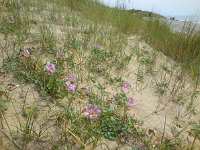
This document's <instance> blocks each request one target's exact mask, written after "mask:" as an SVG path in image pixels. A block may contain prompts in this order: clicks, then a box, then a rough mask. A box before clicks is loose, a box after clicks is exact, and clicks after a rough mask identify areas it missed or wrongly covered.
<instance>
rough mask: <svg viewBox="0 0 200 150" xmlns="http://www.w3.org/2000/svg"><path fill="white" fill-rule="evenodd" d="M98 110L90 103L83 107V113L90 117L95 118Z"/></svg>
mask: <svg viewBox="0 0 200 150" xmlns="http://www.w3.org/2000/svg"><path fill="white" fill-rule="evenodd" d="M99 112H100V110H99V108H98V107H97V106H96V105H92V104H88V105H87V106H86V107H85V109H84V112H83V114H84V115H85V116H86V117H88V118H90V119H92V120H93V119H96V118H97V116H98V114H99Z"/></svg>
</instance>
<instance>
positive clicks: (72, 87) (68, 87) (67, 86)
mask: <svg viewBox="0 0 200 150" xmlns="http://www.w3.org/2000/svg"><path fill="white" fill-rule="evenodd" d="M66 88H67V89H68V90H70V91H75V86H74V85H73V84H71V82H70V81H68V82H66Z"/></svg>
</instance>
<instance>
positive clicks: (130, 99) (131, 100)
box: [128, 97, 135, 106]
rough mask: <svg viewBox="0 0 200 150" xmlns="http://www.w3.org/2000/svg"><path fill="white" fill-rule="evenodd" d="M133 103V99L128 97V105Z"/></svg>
mask: <svg viewBox="0 0 200 150" xmlns="http://www.w3.org/2000/svg"><path fill="white" fill-rule="evenodd" d="M134 103H135V100H134V99H133V98H132V97H130V98H129V99H128V105H129V106H133V105H134Z"/></svg>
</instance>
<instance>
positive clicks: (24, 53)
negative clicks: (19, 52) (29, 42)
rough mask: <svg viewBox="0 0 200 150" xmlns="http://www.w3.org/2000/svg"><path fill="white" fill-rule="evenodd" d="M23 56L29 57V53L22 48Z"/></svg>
mask: <svg viewBox="0 0 200 150" xmlns="http://www.w3.org/2000/svg"><path fill="white" fill-rule="evenodd" d="M23 55H24V56H25V57H29V56H30V53H29V51H28V49H27V48H24V49H23Z"/></svg>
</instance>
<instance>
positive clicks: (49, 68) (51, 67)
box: [45, 62, 56, 73]
mask: <svg viewBox="0 0 200 150" xmlns="http://www.w3.org/2000/svg"><path fill="white" fill-rule="evenodd" d="M45 70H46V71H48V72H51V73H53V72H55V71H56V69H55V66H54V64H52V63H50V62H47V64H46V66H45Z"/></svg>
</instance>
